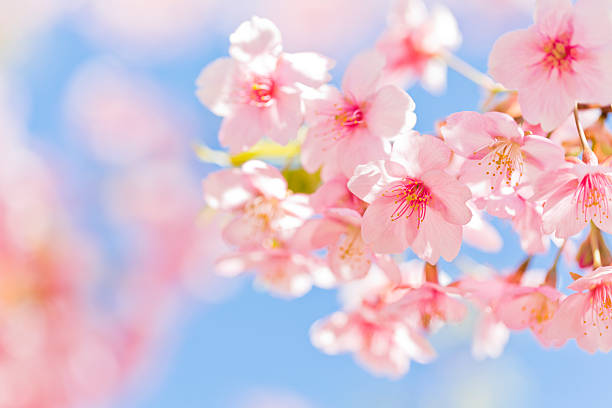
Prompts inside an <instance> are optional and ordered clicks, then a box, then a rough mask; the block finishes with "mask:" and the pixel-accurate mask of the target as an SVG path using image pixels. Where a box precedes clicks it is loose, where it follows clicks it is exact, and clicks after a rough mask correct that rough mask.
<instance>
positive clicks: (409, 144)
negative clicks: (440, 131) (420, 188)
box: [391, 132, 451, 177]
mask: <svg viewBox="0 0 612 408" xmlns="http://www.w3.org/2000/svg"><path fill="white" fill-rule="evenodd" d="M450 158H451V151H450V149H449V148H448V146H446V144H445V143H444V142H443V141H442V140H440V139H439V138H437V137H433V136H430V135H419V134H418V133H416V132H412V133H411V134H410V135H407V136H403V137H401V138H398V139H397V140H396V141H395V142H394V143H393V149H392V151H391V160H392V161H395V162H397V163H400V164H402V165H403V166H404V167H405V168H406V169H410V172H411V175H412V176H416V177H418V176H419V175H421V174H422V173H424V172H426V171H429V170H433V169H444V168H446V167H447V166H448V164H449V162H450Z"/></svg>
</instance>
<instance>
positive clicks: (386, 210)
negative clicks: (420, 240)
mask: <svg viewBox="0 0 612 408" xmlns="http://www.w3.org/2000/svg"><path fill="white" fill-rule="evenodd" d="M395 205H396V204H394V202H393V200H390V199H386V198H379V199H377V200H376V201H374V202H373V203H372V204H370V206H369V207H368V208H367V210H366V211H365V213H364V215H363V223H362V227H361V235H362V237H363V240H364V242H365V243H366V244H368V245H369V246H370V248H371V249H372V250H373V251H375V252H379V253H385V254H388V253H400V252H403V251H405V250H406V248H408V245H409V243H410V242H412V240H413V239H414V236H415V234H416V217H410V218H408V219H407V218H400V219H398V220H395V221H393V220H391V214H392V213H393V210H394V208H395V207H394V206H395Z"/></svg>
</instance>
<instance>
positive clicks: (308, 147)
mask: <svg viewBox="0 0 612 408" xmlns="http://www.w3.org/2000/svg"><path fill="white" fill-rule="evenodd" d="M383 66H384V58H383V57H382V56H381V55H380V54H378V53H376V52H365V53H362V54H360V55H358V56H357V57H355V58H354V59H353V61H352V62H351V63H350V65H349V66H348V68H347V69H346V72H345V74H344V78H343V80H342V91H339V90H337V89H336V88H333V87H326V88H325V90H324V91H323V96H322V98H316V99H314V100H312V101H310V102H309V103H308V104H307V105H308V106H307V108H308V109H307V110H308V112H307V115H308V116H307V122H308V124H309V126H310V127H309V129H308V134H307V136H306V140H305V142H304V146H303V147H302V164H303V165H304V168H305V169H306V170H307V171H310V172H315V171H317V169H319V168H320V167H322V177H323V179H324V180H328V179H330V178H333V177H334V176H337V175H338V174H340V175H344V176H345V177H351V176H352V175H353V170H354V169H355V167H357V166H358V165H359V164H363V163H367V162H369V161H373V160H378V159H382V158H384V157H385V155H386V154H387V153H388V151H389V139H391V138H395V137H404V136H406V135H407V134H408V132H409V131H410V129H412V127H413V126H414V124H415V122H416V115H415V114H414V112H413V111H414V108H415V105H414V102H413V101H412V98H410V96H409V95H408V94H407V93H405V92H404V91H402V90H401V89H399V88H398V87H396V86H394V85H386V86H382V84H381V82H380V80H381V75H382V68H383Z"/></svg>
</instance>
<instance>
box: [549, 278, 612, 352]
mask: <svg viewBox="0 0 612 408" xmlns="http://www.w3.org/2000/svg"><path fill="white" fill-rule="evenodd" d="M568 287H569V288H570V289H572V290H575V291H578V292H579V293H574V294H572V295H570V296H568V297H567V298H565V299H564V300H563V301H562V302H561V305H560V306H559V309H558V310H557V313H556V314H555V317H554V320H553V322H552V323H551V325H550V327H549V329H548V332H547V336H548V337H549V338H551V339H554V340H556V341H557V342H559V343H560V344H563V343H564V342H565V341H566V340H567V339H570V338H574V339H576V342H577V343H578V346H579V347H580V348H582V349H584V350H586V351H588V352H589V353H594V352H595V351H597V350H601V351H603V352H605V353H607V352H609V351H610V350H612V330H610V328H609V326H610V319H611V318H612V267H609V266H605V267H601V268H598V269H596V270H594V271H591V272H589V273H588V274H587V275H585V276H583V277H581V278H579V279H577V280H576V281H575V282H573V283H572V284H571V285H569V286H568Z"/></svg>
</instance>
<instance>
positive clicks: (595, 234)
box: [589, 222, 601, 269]
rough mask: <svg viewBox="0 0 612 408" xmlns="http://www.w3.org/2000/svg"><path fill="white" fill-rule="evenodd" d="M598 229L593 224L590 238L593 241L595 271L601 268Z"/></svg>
mask: <svg viewBox="0 0 612 408" xmlns="http://www.w3.org/2000/svg"><path fill="white" fill-rule="evenodd" d="M598 232H599V231H598V228H597V226H596V225H595V224H593V223H592V222H591V231H590V233H589V237H590V239H591V250H592V251H593V269H597V268H599V267H600V266H601V252H600V250H599V239H598Z"/></svg>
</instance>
